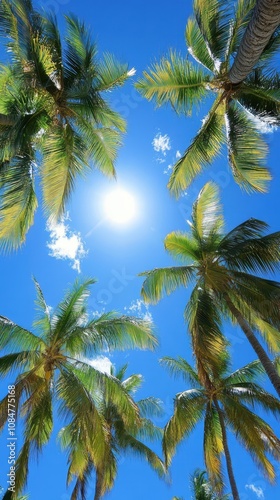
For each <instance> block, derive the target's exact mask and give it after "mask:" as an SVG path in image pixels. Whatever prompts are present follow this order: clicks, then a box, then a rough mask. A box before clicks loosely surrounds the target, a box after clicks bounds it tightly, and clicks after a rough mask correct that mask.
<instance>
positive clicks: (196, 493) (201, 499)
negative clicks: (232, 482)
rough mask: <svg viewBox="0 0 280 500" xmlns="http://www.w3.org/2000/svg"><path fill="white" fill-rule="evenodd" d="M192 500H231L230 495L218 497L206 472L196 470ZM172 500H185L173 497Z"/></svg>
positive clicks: (192, 482)
mask: <svg viewBox="0 0 280 500" xmlns="http://www.w3.org/2000/svg"><path fill="white" fill-rule="evenodd" d="M191 488H192V491H193V496H192V500H229V495H222V496H221V495H217V494H216V493H215V492H214V490H213V487H212V485H211V483H210V481H209V480H208V479H207V477H206V471H202V470H200V469H196V470H195V471H194V473H193V474H192V476H191ZM172 500H183V499H182V498H179V497H173V498H172Z"/></svg>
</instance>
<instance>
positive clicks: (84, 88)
mask: <svg viewBox="0 0 280 500" xmlns="http://www.w3.org/2000/svg"><path fill="white" fill-rule="evenodd" d="M0 35H1V36H2V37H3V38H4V39H5V40H6V46H7V51H8V53H11V54H12V59H11V61H10V62H9V63H8V64H7V65H6V66H3V65H1V67H0V90H1V92H0V145H1V148H0V150H1V153H0V189H1V204H0V223H1V227H0V240H1V242H2V245H4V246H6V247H16V246H18V245H19V244H21V243H22V241H23V240H24V238H25V235H26V233H27V231H28V229H29V227H30V226H31V224H32V223H33V220H34V213H35V210H36V208H37V205H38V201H37V195H36V192H35V191H36V190H35V186H36V179H37V177H38V176H39V178H40V183H41V187H42V192H43V208H44V211H45V214H46V215H47V217H51V218H52V219H53V220H56V219H58V218H59V217H60V216H61V215H62V214H63V213H64V210H65V206H66V203H67V201H68V200H69V197H70V195H71V193H72V192H73V188H74V185H75V181H76V178H77V177H78V176H80V175H84V174H85V173H86V172H87V171H88V170H89V169H90V168H91V166H92V164H93V165H94V167H96V168H98V169H99V170H100V171H101V172H102V173H103V174H104V175H106V176H109V177H115V175H116V172H115V167H114V164H115V160H116V155H117V151H118V148H119V146H120V144H121V134H122V133H123V132H124V131H125V122H124V120H123V119H122V118H121V116H120V115H119V114H118V113H116V112H115V111H114V110H113V109H112V108H111V107H110V101H109V99H107V98H106V94H107V95H108V93H109V92H110V91H112V90H113V89H115V88H117V87H119V86H121V85H123V83H124V82H125V81H126V80H127V78H128V77H129V76H130V75H132V74H133V72H134V71H133V70H131V71H129V69H128V66H127V64H121V63H119V62H118V61H117V60H116V59H115V58H114V56H112V55H111V54H104V55H103V57H102V59H100V58H98V56H97V48H96V45H95V43H93V42H92V40H91V36H90V33H89V31H88V30H87V29H86V27H85V25H84V23H82V22H81V21H79V20H78V19H77V18H76V17H75V16H73V15H71V16H66V33H65V38H64V40H62V37H61V35H60V32H59V29H58V25H57V21H56V19H55V17H54V16H53V15H51V14H49V15H47V14H41V13H39V12H37V11H36V10H34V8H33V5H32V2H31V1H30V0H3V1H2V2H1V6H0Z"/></svg>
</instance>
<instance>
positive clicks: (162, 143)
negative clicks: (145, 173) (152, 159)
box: [152, 132, 171, 156]
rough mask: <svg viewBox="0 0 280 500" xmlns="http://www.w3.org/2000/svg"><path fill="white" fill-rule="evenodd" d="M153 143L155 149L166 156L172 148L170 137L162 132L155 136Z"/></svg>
mask: <svg viewBox="0 0 280 500" xmlns="http://www.w3.org/2000/svg"><path fill="white" fill-rule="evenodd" d="M152 145H153V148H154V150H155V151H157V152H158V153H159V152H160V153H162V154H163V155H164V156H166V151H170V149H171V144H170V138H169V137H168V135H167V134H165V135H161V133H160V132H158V134H157V135H156V136H155V137H154V139H153V142H152Z"/></svg>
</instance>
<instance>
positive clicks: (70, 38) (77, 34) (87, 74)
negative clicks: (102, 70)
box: [63, 14, 97, 89]
mask: <svg viewBox="0 0 280 500" xmlns="http://www.w3.org/2000/svg"><path fill="white" fill-rule="evenodd" d="M65 19H66V23H67V34H66V37H65V38H66V49H65V55H64V58H63V65H64V85H65V87H66V88H67V89H69V88H71V87H72V85H73V84H75V83H76V81H77V80H79V79H87V78H90V79H93V78H95V77H97V71H96V64H95V59H96V53H97V49H96V45H95V44H94V43H92V41H91V37H90V33H89V31H88V30H87V29H86V27H85V24H84V23H82V22H81V21H79V19H77V17H76V16H74V15H73V14H72V15H70V16H65Z"/></svg>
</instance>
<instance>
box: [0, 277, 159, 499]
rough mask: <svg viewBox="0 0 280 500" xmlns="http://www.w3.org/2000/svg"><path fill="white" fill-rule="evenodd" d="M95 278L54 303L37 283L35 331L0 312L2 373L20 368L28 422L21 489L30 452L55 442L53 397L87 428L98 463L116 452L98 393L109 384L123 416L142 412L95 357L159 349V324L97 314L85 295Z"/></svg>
mask: <svg viewBox="0 0 280 500" xmlns="http://www.w3.org/2000/svg"><path fill="white" fill-rule="evenodd" d="M92 283H94V280H84V281H83V282H80V283H79V282H76V283H75V284H74V286H73V288H72V289H71V290H69V291H68V292H67V293H66V295H65V297H64V299H63V301H62V302H61V303H60V304H59V305H58V307H57V308H56V309H55V310H51V309H50V307H48V306H47V304H46V301H45V299H44V297H43V294H42V292H41V289H40V287H39V285H38V283H36V290H37V307H38V315H37V317H36V319H35V322H34V328H35V331H36V333H33V332H31V331H28V330H26V329H24V328H22V327H20V326H19V325H17V324H15V323H13V322H12V321H10V320H8V319H7V318H4V317H2V316H1V317H0V344H1V346H2V348H3V349H4V354H3V356H2V357H1V358H0V374H1V375H8V374H10V373H12V371H13V370H16V372H17V373H18V376H17V378H16V380H15V382H14V391H15V394H16V398H15V400H16V402H15V411H16V414H20V416H21V417H22V418H23V421H24V438H23V446H22V448H21V451H20V453H19V455H18V457H17V463H16V493H17V494H18V493H20V492H21V490H22V488H23V487H24V485H25V483H26V480H27V474H28V463H29V456H30V454H32V453H33V452H39V451H40V450H41V449H42V447H43V446H44V445H45V444H46V443H47V442H48V441H49V438H50V435H51V432H52V429H53V403H54V400H55V401H57V403H58V408H59V413H60V415H61V416H62V417H63V418H64V419H66V421H68V420H71V421H73V422H74V423H75V425H78V424H79V426H81V428H82V429H83V437H84V442H83V446H87V449H88V450H90V453H91V460H92V463H93V464H94V466H95V467H99V466H101V465H102V464H103V463H104V460H105V457H106V456H107V454H108V453H109V451H110V446H109V442H108V434H107V429H106V423H105V421H104V417H103V415H102V413H101V412H100V411H99V408H98V404H97V402H96V397H95V395H96V394H97V395H98V394H99V392H100V391H103V390H106V397H107V398H108V399H107V400H108V401H110V402H111V403H112V404H114V405H115V406H116V408H117V409H118V411H119V412H120V413H121V414H122V415H123V422H124V424H125V425H133V424H134V425H135V422H138V421H139V419H140V412H139V409H138V407H137V405H136V404H135V403H134V402H133V400H132V398H131V397H130V394H129V392H128V391H126V390H124V387H123V386H122V385H121V383H120V381H119V380H118V379H117V378H116V377H113V376H111V375H107V374H104V373H101V372H100V371H99V370H98V369H96V368H94V366H92V364H91V363H90V359H89V358H91V357H94V356H96V355H97V354H98V353H100V352H102V350H103V351H104V350H106V351H108V350H111V349H124V348H129V347H130V348H133V347H138V348H140V349H153V348H154V347H155V346H156V344H157V341H156V338H155V337H154V335H153V332H152V325H151V323H150V322H146V321H143V320H140V319H137V318H134V317H128V316H121V315H118V314H116V313H106V314H102V315H101V316H100V317H99V318H94V319H91V318H90V317H89V314H88V312H87V308H86V302H87V298H88V296H89V286H90V285H91V284H92ZM97 399H98V397H97ZM7 401H8V395H7V396H6V397H5V398H4V399H3V400H2V401H1V402H0V429H2V428H3V426H4V425H5V422H6V421H7V418H8V415H7ZM72 438H73V439H75V436H74V435H73V436H72ZM79 452H80V448H77V449H76V450H75V454H76V455H75V458H77V461H76V462H75V463H73V464H72V468H73V471H74V472H75V473H76V470H77V468H79V467H80V468H82V467H83V464H84V461H83V460H82V456H81V454H79ZM84 460H85V458H84ZM75 467H76V469H75Z"/></svg>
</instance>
